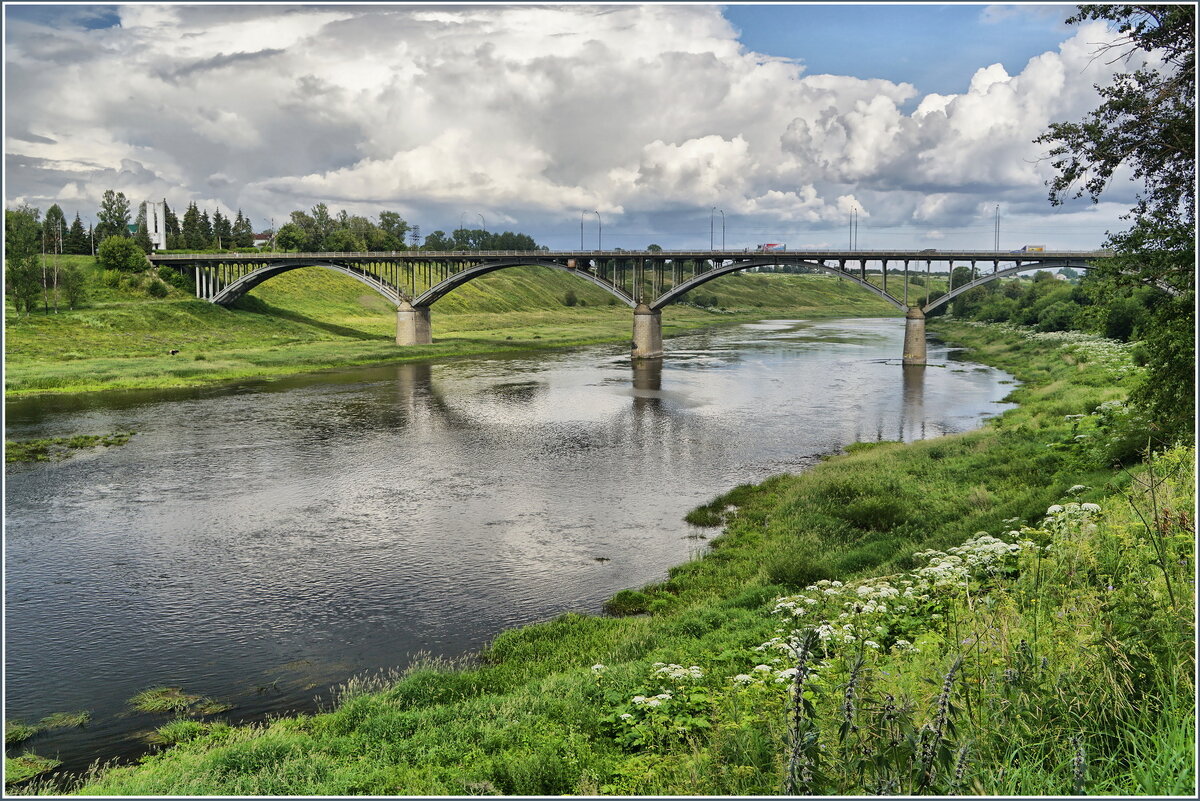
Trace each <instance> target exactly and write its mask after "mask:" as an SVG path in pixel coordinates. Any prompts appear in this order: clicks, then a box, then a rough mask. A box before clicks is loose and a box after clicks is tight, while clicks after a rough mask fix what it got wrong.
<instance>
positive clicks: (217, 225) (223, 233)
mask: <svg viewBox="0 0 1200 801" xmlns="http://www.w3.org/2000/svg"><path fill="white" fill-rule="evenodd" d="M213 244H214V245H216V246H217V247H219V248H229V247H233V245H234V241H233V224H232V223H230V221H229V218H228V217H226V216H225V215H224V214H222V213H221V210H220V209H217V210H216V211H214V212H213Z"/></svg>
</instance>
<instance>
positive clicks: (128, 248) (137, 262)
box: [96, 236, 147, 273]
mask: <svg viewBox="0 0 1200 801" xmlns="http://www.w3.org/2000/svg"><path fill="white" fill-rule="evenodd" d="M96 259H97V261H99V262H100V266H101V267H104V268H105V269H107V270H120V271H122V272H127V273H133V272H140V271H141V270H144V269H146V264H147V262H146V254H145V253H143V252H142V249H141V248H140V247H138V244H137V242H134V241H133V240H132V239H129V238H128V237H124V236H110V237H108V238H107V239H105V240H104V241H103V242H101V243H100V247H99V248H97V249H96Z"/></svg>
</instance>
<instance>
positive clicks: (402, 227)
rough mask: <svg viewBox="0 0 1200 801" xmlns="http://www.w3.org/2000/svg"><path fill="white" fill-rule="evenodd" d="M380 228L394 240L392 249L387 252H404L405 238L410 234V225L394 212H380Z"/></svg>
mask: <svg viewBox="0 0 1200 801" xmlns="http://www.w3.org/2000/svg"><path fill="white" fill-rule="evenodd" d="M379 227H380V228H382V229H383V231H384V233H386V234H387V235H388V236H390V237H391V238H392V239H393V240H394V244H392V247H389V248H386V249H387V250H403V249H404V237H405V235H406V234H408V228H409V226H408V223H407V222H405V221H404V218H403V217H401V216H400V215H399V214H397V213H396V212H394V211H381V212H379Z"/></svg>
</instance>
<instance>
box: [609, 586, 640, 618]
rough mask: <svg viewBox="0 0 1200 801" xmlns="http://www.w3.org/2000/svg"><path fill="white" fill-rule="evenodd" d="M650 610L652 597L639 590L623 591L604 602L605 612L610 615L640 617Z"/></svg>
mask: <svg viewBox="0 0 1200 801" xmlns="http://www.w3.org/2000/svg"><path fill="white" fill-rule="evenodd" d="M649 608H650V596H649V595H647V594H646V593H644V592H639V591H637V590H621V591H620V592H618V593H617V594H616V595H614V596H613V597H611V598H609V599H608V600H607V601H605V602H604V611H605V612H607V613H608V614H610V615H615V616H617V617H623V616H625V615H640V614H642V613H643V612H645V611H646V610H647V609H649Z"/></svg>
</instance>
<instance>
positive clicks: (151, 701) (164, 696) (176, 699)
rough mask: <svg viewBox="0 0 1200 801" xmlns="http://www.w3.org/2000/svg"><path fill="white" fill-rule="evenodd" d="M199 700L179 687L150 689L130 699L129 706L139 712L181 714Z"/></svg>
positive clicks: (197, 696)
mask: <svg viewBox="0 0 1200 801" xmlns="http://www.w3.org/2000/svg"><path fill="white" fill-rule="evenodd" d="M200 700H201V696H199V695H191V694H189V693H185V692H184V691H183V690H182V689H181V688H179V687H151V688H149V689H146V690H142V691H141V692H139V693H138V694H137V695H135V696H133V697H132V698H130V699H129V705H130V706H132V707H133V708H134V709H136V710H137V711H139V712H182V711H184V710H186V709H187V708H189V707H191V706H192V705H194V704H196V703H198V702H199V701H200Z"/></svg>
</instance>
